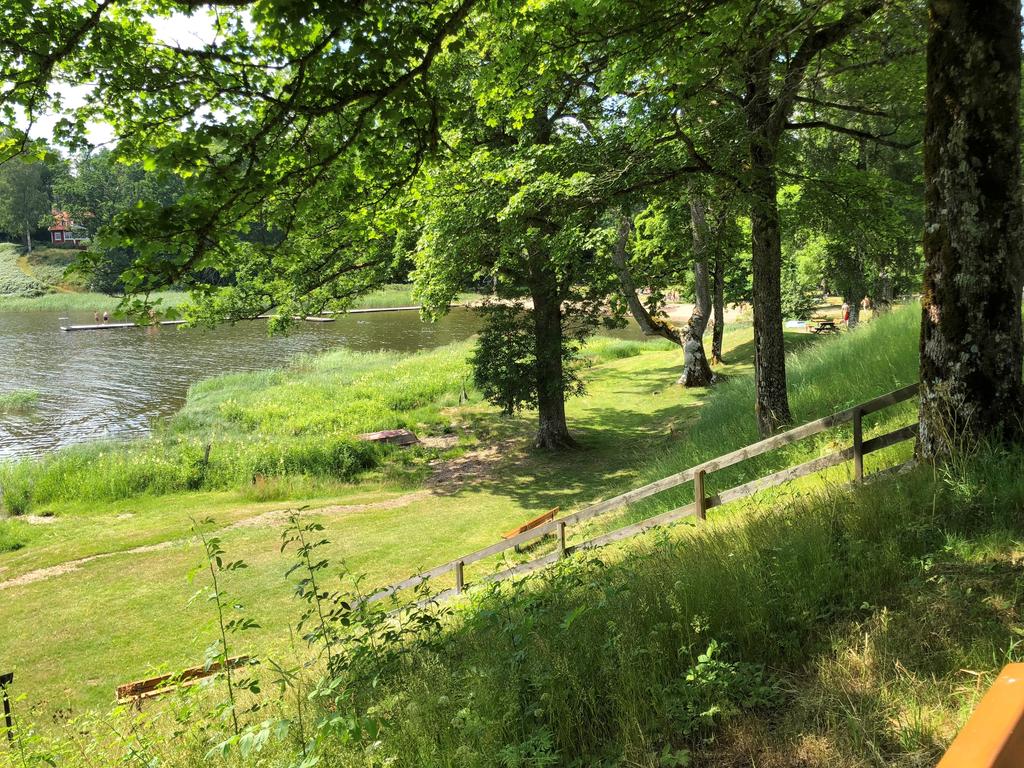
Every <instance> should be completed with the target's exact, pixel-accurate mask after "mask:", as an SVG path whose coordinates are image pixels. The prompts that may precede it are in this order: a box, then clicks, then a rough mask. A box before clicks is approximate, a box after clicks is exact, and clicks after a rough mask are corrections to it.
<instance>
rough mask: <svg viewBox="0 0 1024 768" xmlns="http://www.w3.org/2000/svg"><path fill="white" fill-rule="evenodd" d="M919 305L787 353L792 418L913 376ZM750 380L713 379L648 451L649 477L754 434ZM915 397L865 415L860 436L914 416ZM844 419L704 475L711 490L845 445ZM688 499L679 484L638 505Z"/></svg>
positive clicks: (850, 402) (812, 415)
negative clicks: (670, 436)
mask: <svg viewBox="0 0 1024 768" xmlns="http://www.w3.org/2000/svg"><path fill="white" fill-rule="evenodd" d="M919 311H920V310H919V309H918V307H917V305H909V306H904V307H900V308H898V309H896V310H894V311H893V312H890V313H888V314H885V315H882V316H880V317H878V318H876V319H875V320H873V321H872V322H871V323H868V324H866V325H862V326H860V327H859V328H857V329H856V330H854V331H852V332H850V333H848V334H844V335H843V336H842V337H841V338H840V339H831V340H830V339H823V340H816V341H815V342H814V343H812V344H810V345H807V346H803V347H801V349H800V350H799V351H797V352H795V353H793V354H790V355H787V357H786V375H787V380H788V392H789V402H790V407H791V409H792V412H793V419H794V423H795V424H802V423H805V422H807V421H811V420H813V419H817V418H821V417H823V416H827V415H829V414H831V413H835V412H836V411H840V410H844V409H846V408H849V407H852V406H854V405H857V404H858V403H862V402H865V401H867V400H870V399H872V398H874V397H877V396H878V395H883V394H886V393H887V392H890V391H892V390H894V389H898V388H900V387H903V386H906V385H908V384H913V383H914V382H915V381H917V376H918V371H917V339H918V326H919V323H920V315H919ZM753 404H754V381H753V378H752V377H750V376H739V377H736V378H734V379H731V380H728V381H724V382H722V383H719V384H717V385H715V391H714V396H713V397H711V398H709V399H708V401H707V403H706V404H705V405H704V406H703V407H702V408H701V409H700V412H699V417H698V419H697V421H696V422H695V423H694V424H693V425H692V427H690V429H689V431H688V432H687V435H686V440H685V441H683V442H681V443H680V444H679V445H678V446H677V447H676V448H675V449H674V450H672V451H669V452H665V453H663V454H662V455H660V456H657V457H653V458H652V460H651V461H650V462H649V464H648V471H647V479H648V480H651V481H653V480H656V479H659V478H662V477H665V476H667V475H670V474H673V473H675V472H679V471H681V470H683V469H686V468H688V467H692V466H695V465H697V464H700V463H701V462H704V461H707V460H709V459H713V458H715V457H717V456H721V455H722V454H725V453H728V452H729V451H733V450H735V449H738V448H742V447H743V446H745V445H749V444H751V443H753V442H756V441H757V440H759V439H760V435H759V434H758V431H757V420H756V418H755V415H754V408H753ZM915 408H916V404H915V401H910V402H906V403H903V404H902V405H899V406H895V407H890V408H888V409H885V410H884V411H881V412H879V413H877V414H874V415H871V416H868V417H865V421H864V424H865V427H864V428H865V437H866V438H868V437H871V436H873V435H875V434H878V433H882V432H886V431H890V430H892V429H895V428H897V427H900V426H903V425H905V424H909V423H913V421H914V419H915V416H914V412H915ZM850 429H851V428H850V427H849V426H847V427H845V428H837V429H832V430H828V431H826V432H823V433H821V434H819V435H818V436H816V437H812V438H808V439H805V440H802V441H800V442H798V443H795V444H793V445H791V446H787V447H785V448H782V449H779V450H776V451H773V452H771V453H768V454H765V455H763V456H761V457H759V458H755V459H751V460H748V461H745V462H742V463H741V464H739V465H736V466H734V467H732V468H730V469H726V470H723V471H721V472H716V473H714V474H713V475H712V476H710V477H709V482H710V483H711V484H712V486H711V488H709V492H710V491H717V490H719V489H724V488H728V487H730V486H731V485H734V484H737V483H740V482H745V481H747V480H751V479H753V478H756V477H760V476H762V475H764V474H766V473H767V472H769V471H773V470H776V469H779V468H782V467H786V466H790V465H793V464H796V463H798V462H800V461H805V460H808V459H810V458H813V457H815V456H818V455H822V454H824V453H827V452H831V451H834V450H836V449H837V448H838V447H846V446H849V445H850V442H851V440H852V435H851V432H850ZM906 450H907V448H906V446H905V445H904V446H896V447H894V448H890V449H886V452H883V453H881V454H880V456H887V457H888V460H890V461H891V459H892V458H893V457H895V456H903V455H905V453H906ZM690 499H692V491H691V489H690V488H689V487H684V488H681V489H678V490H676V491H670V492H667V493H664V494H660V495H659V496H657V497H655V499H653V500H652V501H651V502H649V503H647V504H642V505H640V506H639V508H638V513H639V514H641V515H643V516H646V515H648V514H651V513H652V511H653V510H655V509H662V508H663V509H670V508H671V507H672V506H678V505H680V504H682V503H686V502H688V501H689V500H690Z"/></svg>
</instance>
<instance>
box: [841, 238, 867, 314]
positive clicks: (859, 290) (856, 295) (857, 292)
mask: <svg viewBox="0 0 1024 768" xmlns="http://www.w3.org/2000/svg"><path fill="white" fill-rule="evenodd" d="M857 249H858V250H857V251H855V252H854V253H852V254H851V255H850V263H849V265H848V269H849V272H848V274H847V283H846V284H847V288H846V290H845V291H844V292H843V301H845V302H846V303H847V304H849V305H850V322H849V325H848V326H847V327H848V328H849V329H850V330H853V329H854V328H856V327H857V326H858V325H859V324H860V303H861V302H862V301H863V300H864V295H865V293H866V290H865V287H864V259H863V257H862V256H861V251H860V246H857Z"/></svg>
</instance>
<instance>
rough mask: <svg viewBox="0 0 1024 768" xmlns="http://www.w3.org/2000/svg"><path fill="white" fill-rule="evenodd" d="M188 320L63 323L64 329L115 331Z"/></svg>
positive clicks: (62, 327)
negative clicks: (86, 323)
mask: <svg viewBox="0 0 1024 768" xmlns="http://www.w3.org/2000/svg"><path fill="white" fill-rule="evenodd" d="M185 322H187V321H186V320H161V321H160V322H158V323H90V324H89V325H62V326H61V327H60V329H61V330H62V331H113V330H118V329H121V328H152V327H153V326H155V325H182V324H184V323H185Z"/></svg>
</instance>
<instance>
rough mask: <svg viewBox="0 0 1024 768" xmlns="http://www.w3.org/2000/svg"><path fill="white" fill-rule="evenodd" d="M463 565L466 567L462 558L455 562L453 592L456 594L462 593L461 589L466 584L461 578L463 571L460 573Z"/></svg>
mask: <svg viewBox="0 0 1024 768" xmlns="http://www.w3.org/2000/svg"><path fill="white" fill-rule="evenodd" d="M465 567H466V564H465V563H464V562H463V561H462V560H459V562H457V563H456V564H455V594H457V595H461V594H462V590H463V588H464V587H465V585H466V582H465V579H464V578H463V573H462V569H463V568H465Z"/></svg>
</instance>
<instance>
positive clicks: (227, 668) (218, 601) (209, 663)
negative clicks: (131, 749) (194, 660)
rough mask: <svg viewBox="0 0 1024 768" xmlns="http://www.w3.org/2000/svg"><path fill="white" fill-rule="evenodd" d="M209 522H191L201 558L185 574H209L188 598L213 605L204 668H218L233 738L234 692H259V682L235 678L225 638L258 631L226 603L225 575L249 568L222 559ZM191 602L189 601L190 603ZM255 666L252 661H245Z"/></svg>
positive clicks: (235, 718)
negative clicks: (210, 639) (212, 624)
mask: <svg viewBox="0 0 1024 768" xmlns="http://www.w3.org/2000/svg"><path fill="white" fill-rule="evenodd" d="M213 522H214V521H213V519H212V518H207V519H205V520H203V521H202V522H197V521H196V520H194V519H193V521H192V533H193V534H194V535H195V536H196V537H197V538H198V539H199V541H200V543H201V544H202V548H203V559H202V561H200V562H199V563H198V564H197V565H196V567H195V568H194V569H193V570H192V572H191V573H190V574H189V578H190V580H192V579H194V578H195V577H196V576H197V575H198V574H199V573H201V572H203V571H205V572H207V573H208V574H209V575H210V583H209V584H207V585H204V586H203V587H202V588H201V589H200V590H199V591H198V592H196V594H195V595H193V597H192V601H194V600H197V599H199V598H201V597H205V598H206V600H208V601H209V602H210V603H212V604H213V606H214V609H215V618H216V626H217V631H218V637H217V639H216V640H215V641H214V642H213V643H211V644H210V645H209V646H207V648H206V653H205V658H204V665H205V667H206V669H207V670H209V669H211V668H212V667H213V666H214V665H215V664H218V665H220V670H221V674H223V676H224V682H225V686H226V689H227V701H226V702H225V704H224V706H223V707H222V709H223V710H226V711H227V712H228V714H229V715H230V716H231V725H232V728H233V730H234V733H235V735H236V736H238V735H239V734H240V728H239V722H238V702H237V693H238V692H240V691H248V692H249V693H252V694H258V693H259V692H260V685H259V680H258V679H257V678H256V677H255V676H252V675H248V676H246V677H242V678H236V676H235V673H234V670H233V668H232V657H231V653H230V651H231V645H230V643H229V642H228V638H229V637H231V636H233V635H236V634H239V633H242V632H248V631H250V630H253V629H259V626H260V625H259V624H258V623H257V622H256V621H255V620H254V619H252V618H250V617H248V616H245V615H244V611H245V606H244V605H242V604H241V603H239V602H237V601H231V600H229V594H228V592H227V591H226V590H225V588H224V585H223V579H224V576H225V575H226V574H231V573H235V572H237V571H241V570H244V569H246V568H248V567H249V566H248V565H247V564H246V563H245V561H244V560H229V559H227V557H226V552H225V550H224V547H223V544H222V541H221V539H220V537H218V536H211V535H209V533H207V531H208V529H209V527H210V526H212V525H213ZM190 602H191V601H190ZM248 663H250V664H252V665H255V662H254V661H250V662H248Z"/></svg>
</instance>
